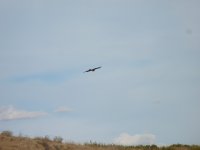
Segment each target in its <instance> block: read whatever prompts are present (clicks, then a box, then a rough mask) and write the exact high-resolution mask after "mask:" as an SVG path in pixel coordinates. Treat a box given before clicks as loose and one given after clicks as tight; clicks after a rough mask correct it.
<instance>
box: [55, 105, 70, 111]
mask: <svg viewBox="0 0 200 150" xmlns="http://www.w3.org/2000/svg"><path fill="white" fill-rule="evenodd" d="M70 111H72V109H70V108H67V107H64V106H61V107H58V108H57V109H55V110H54V112H70Z"/></svg>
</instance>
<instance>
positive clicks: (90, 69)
mask: <svg viewBox="0 0 200 150" xmlns="http://www.w3.org/2000/svg"><path fill="white" fill-rule="evenodd" d="M100 68H101V67H97V68H93V69H88V70H86V71H85V72H90V71H92V72H94V71H95V70H96V69H100Z"/></svg>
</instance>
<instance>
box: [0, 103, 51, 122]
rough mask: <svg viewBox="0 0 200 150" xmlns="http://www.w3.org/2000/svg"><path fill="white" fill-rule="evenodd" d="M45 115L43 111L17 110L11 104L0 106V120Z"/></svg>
mask: <svg viewBox="0 0 200 150" xmlns="http://www.w3.org/2000/svg"><path fill="white" fill-rule="evenodd" d="M44 115H47V113H45V112H41V111H33V112H28V111H24V110H17V109H16V108H14V107H13V106H8V107H0V120H17V119H30V118H37V117H41V116H44Z"/></svg>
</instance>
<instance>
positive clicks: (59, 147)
mask: <svg viewBox="0 0 200 150" xmlns="http://www.w3.org/2000/svg"><path fill="white" fill-rule="evenodd" d="M0 150H200V146H195V145H193V146H188V145H180V144H177V145H171V146H168V147H160V148H159V147H157V146H156V145H151V146H149V145H147V146H119V145H103V144H97V143H88V144H83V145H81V144H74V143H62V140H61V138H57V137H56V138H55V139H54V140H50V139H49V138H48V137H39V138H34V139H31V138H29V137H22V136H13V135H12V134H11V133H9V132H2V133H1V134H0Z"/></svg>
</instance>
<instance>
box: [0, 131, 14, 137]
mask: <svg viewBox="0 0 200 150" xmlns="http://www.w3.org/2000/svg"><path fill="white" fill-rule="evenodd" d="M1 135H4V136H13V133H12V132H11V131H3V132H1Z"/></svg>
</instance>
